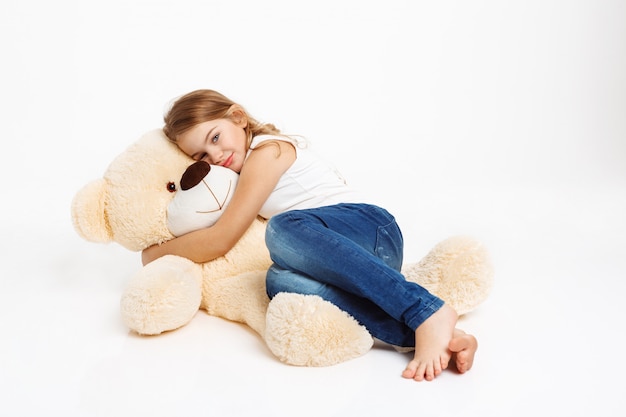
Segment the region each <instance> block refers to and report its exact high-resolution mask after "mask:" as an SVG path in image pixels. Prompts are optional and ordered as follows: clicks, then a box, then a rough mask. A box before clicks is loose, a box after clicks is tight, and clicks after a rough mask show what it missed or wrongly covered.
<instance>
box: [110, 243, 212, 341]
mask: <svg viewBox="0 0 626 417" xmlns="http://www.w3.org/2000/svg"><path fill="white" fill-rule="evenodd" d="M201 298H202V268H201V267H200V266H199V265H198V264H195V263H194V262H192V261H190V260H188V259H185V258H181V257H178V256H173V255H167V256H164V257H162V258H159V259H157V260H155V261H153V262H151V263H149V264H148V265H146V266H144V267H143V268H142V269H141V270H140V271H139V272H138V273H137V274H136V275H135V276H134V277H133V278H132V279H131V280H130V282H129V284H128V286H127V288H126V289H125V290H124V293H123V295H122V299H121V302H120V307H121V313H122V320H123V321H124V323H125V324H126V325H127V326H128V327H129V328H130V329H132V330H134V331H136V332H137V333H139V334H143V335H155V334H160V333H163V332H166V331H169V330H174V329H177V328H179V327H182V326H184V325H185V324H187V323H188V322H189V321H190V320H191V319H192V318H193V316H194V315H195V314H196V312H197V311H198V309H199V307H200V303H201Z"/></svg>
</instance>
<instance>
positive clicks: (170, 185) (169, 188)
mask: <svg viewBox="0 0 626 417" xmlns="http://www.w3.org/2000/svg"><path fill="white" fill-rule="evenodd" d="M167 191H169V192H170V193H175V192H176V184H175V183H173V182H171V181H170V182H168V183H167Z"/></svg>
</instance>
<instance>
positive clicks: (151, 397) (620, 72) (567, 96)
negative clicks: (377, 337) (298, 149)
mask: <svg viewBox="0 0 626 417" xmlns="http://www.w3.org/2000/svg"><path fill="white" fill-rule="evenodd" d="M0 46H1V47H2V48H1V53H2V63H1V64H0V91H1V99H0V103H1V104H0V106H1V107H0V120H1V122H2V123H1V132H2V135H3V138H2V142H3V144H4V150H3V151H2V152H1V153H0V174H1V177H0V178H1V179H2V181H3V185H4V187H3V193H2V206H1V208H0V214H1V217H2V222H0V236H2V239H1V240H0V254H1V256H2V265H1V266H0V326H1V328H2V343H1V344H0V409H1V411H0V413H1V414H3V415H11V416H21V415H24V416H27V415H28V416H29V415H41V416H43V415H46V416H52V415H55V416H56V415H59V416H66V417H69V416H74V415H76V416H92V415H94V416H95V415H98V416H100V415H112V416H125V415H132V416H140V415H152V416H156V415H164V416H165V415H189V414H191V413H194V414H198V415H212V416H231V415H232V416H235V415H263V416H265V415H271V416H282V415H285V416H294V415H299V416H305V415H307V416H308V415H316V416H334V415H356V414H357V413H358V414H360V415H387V414H389V413H390V412H393V413H411V414H419V415H428V416H436V415H442V416H451V415H466V416H472V415H480V416H491V415H493V416H503V415H520V416H527V415H533V414H536V413H539V412H541V413H544V414H545V415H567V416H574V415H580V416H588V415H590V414H591V413H593V414H603V415H607V416H612V415H618V414H620V413H623V401H622V400H621V396H622V393H621V390H620V389H619V385H620V384H621V378H622V376H623V373H624V371H625V370H626V369H625V368H624V361H623V360H622V359H621V358H622V356H623V346H624V344H623V341H624V330H623V318H624V313H625V309H624V307H623V305H624V303H623V297H622V294H623V292H624V290H625V289H626V286H625V285H624V281H625V279H626V261H625V260H624V258H625V256H626V238H625V237H624V235H625V233H626V214H624V213H626V76H625V75H624V74H626V3H625V2H622V1H618V0H615V1H609V0H589V1H582V0H572V1H565V0H562V1H558V0H543V1H534V0H530V1H519V2H503V1H495V0H494V1H460V0H458V1H438V2H426V1H415V0H413V1H408V0H407V1H400V0H391V1H387V2H384V4H383V2H373V1H362V0H361V1H340V0H336V1H326V0H323V1H315V2H296V1H279V0H267V1H253V0H248V1H213V0H208V1H200V0H196V1H193V0H179V1H165V0H157V1H147V0H145V1H143V0H125V1H121V0H111V1H106V2H91V1H77V0H59V1H54V2H49V1H41V0H40V1H17V0H4V1H3V2H2V4H1V5H0ZM197 88H212V89H216V90H218V91H220V92H222V93H224V94H226V95H227V96H229V97H230V98H232V99H234V100H235V101H238V102H240V103H241V104H243V105H244V106H245V107H246V108H247V110H248V111H250V113H251V114H252V115H253V116H254V117H256V118H257V119H260V120H262V121H267V122H272V123H274V124H276V125H277V126H279V127H280V128H281V129H282V130H283V131H285V132H286V133H295V134H302V135H305V136H307V137H308V138H309V139H310V140H311V141H312V142H313V143H314V146H316V147H317V148H318V149H320V150H322V152H323V153H324V154H325V155H326V156H327V157H329V158H330V159H331V160H333V161H334V162H335V163H336V164H337V165H338V166H339V167H340V169H341V171H342V172H343V174H344V176H346V177H347V178H348V180H349V181H351V182H353V183H354V184H356V185H357V186H359V187H362V188H367V189H369V190H371V192H372V194H373V195H375V196H376V197H377V198H378V199H379V201H380V203H381V204H382V205H384V206H385V207H387V208H389V209H390V211H392V212H393V213H395V214H396V216H397V217H398V219H399V221H400V223H401V226H402V227H403V230H404V233H405V238H406V249H407V252H406V259H407V262H413V261H417V260H419V259H420V258H421V257H422V256H423V255H425V254H426V252H427V251H428V250H429V248H431V247H432V246H433V245H434V244H435V243H436V242H437V241H439V240H442V239H444V238H446V237H448V236H451V235H454V234H470V235H473V236H474V237H476V238H477V239H479V240H482V241H484V242H485V243H486V244H487V245H488V247H489V248H490V250H491V253H492V256H493V260H494V264H495V267H496V283H495V286H494V290H493V292H492V293H491V295H490V297H489V299H488V300H487V302H485V303H484V304H483V305H481V306H480V307H479V308H478V309H477V310H476V311H475V312H473V313H471V314H469V315H467V316H466V317H464V318H463V319H462V320H461V323H460V327H462V328H465V329H466V330H468V331H470V332H472V333H475V334H476V335H477V337H478V338H479V344H480V348H479V352H478V355H477V358H476V363H475V367H474V369H472V371H470V372H469V373H468V374H466V375H463V376H458V375H455V374H452V373H445V374H444V375H443V376H442V377H440V378H439V379H438V380H437V381H435V382H433V383H421V384H418V383H413V382H411V381H406V380H403V379H402V378H400V377H399V374H400V372H401V371H402V369H403V367H404V365H405V363H406V361H407V360H408V358H409V356H405V355H401V354H398V353H396V352H393V351H390V350H388V349H386V348H385V347H382V346H377V347H375V348H374V349H373V350H372V351H371V352H369V353H368V354H367V355H365V356H364V357H362V358H359V359H356V360H353V361H350V362H347V363H345V364H341V365H338V366H335V367H331V368H318V369H316V368H293V367H288V366H286V365H283V364H280V363H278V362H277V361H276V360H275V359H274V358H272V357H271V354H270V353H269V352H268V351H267V350H266V349H265V347H264V346H263V343H262V341H261V340H259V338H258V337H256V335H254V334H253V333H252V332H249V331H248V330H246V329H245V328H243V327H241V326H239V325H236V324H233V323H228V322H225V321H222V320H219V319H216V318H212V317H208V316H207V315H206V314H204V313H199V314H198V315H197V316H196V318H195V319H194V321H192V323H191V324H190V325H189V326H187V327H185V328H183V329H180V330H179V331H177V332H173V333H170V334H167V335H163V336H159V337H156V338H139V337H136V336H134V335H133V334H131V333H129V332H128V330H127V329H125V328H124V327H123V325H122V324H121V323H120V322H119V311H118V302H119V295H120V294H121V291H122V289H123V288H124V285H125V282H126V280H127V279H128V277H129V276H131V275H132V274H133V273H134V272H135V271H136V270H137V269H138V268H139V267H140V261H139V255H138V254H136V253H129V252H127V251H126V250H124V249H122V248H120V247H118V246H116V245H96V244H92V243H88V242H84V241H82V240H81V239H80V238H78V236H77V235H76V234H75V233H74V231H73V229H72V226H71V221H70V202H71V199H72V197H73V196H74V194H75V193H76V191H77V190H78V189H79V188H80V187H82V186H83V185H84V184H86V183H87V182H88V181H90V180H92V179H95V178H98V177H100V176H101V175H102V173H103V172H104V171H105V169H106V167H107V165H108V164H109V162H110V161H111V160H112V159H113V158H114V157H115V156H116V155H117V154H119V153H120V152H122V151H123V150H124V148H125V147H126V146H127V145H129V144H130V143H131V142H132V141H134V140H136V139H137V138H138V137H139V136H140V135H141V134H143V133H144V132H146V131H148V130H151V129H153V128H155V127H160V126H161V125H162V116H163V113H164V111H165V110H166V108H167V105H168V104H169V102H170V100H172V99H174V98H176V97H177V96H179V95H181V94H184V93H186V92H188V91H191V90H193V89H197ZM544 414H541V415H544Z"/></svg>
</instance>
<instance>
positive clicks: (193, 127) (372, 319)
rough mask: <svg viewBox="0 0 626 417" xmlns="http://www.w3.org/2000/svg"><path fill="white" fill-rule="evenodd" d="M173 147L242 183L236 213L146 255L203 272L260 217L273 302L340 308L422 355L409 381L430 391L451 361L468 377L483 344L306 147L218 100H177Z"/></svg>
mask: <svg viewBox="0 0 626 417" xmlns="http://www.w3.org/2000/svg"><path fill="white" fill-rule="evenodd" d="M163 130H164V132H165V134H166V135H167V137H168V138H169V139H170V140H171V141H173V142H174V143H176V144H177V145H178V146H179V147H180V149H181V150H182V151H183V152H185V153H186V154H187V155H189V156H191V157H192V158H193V159H194V160H205V161H207V162H209V163H211V164H214V165H221V166H224V167H226V168H230V169H232V170H233V171H235V172H237V173H239V174H240V176H239V182H238V185H237V188H236V190H235V193H234V195H233V198H232V200H231V202H230V204H229V206H228V207H227V208H226V210H225V211H224V213H223V215H222V216H221V217H220V219H219V220H218V221H217V222H216V223H215V224H214V225H213V226H211V227H209V228H205V229H201V230H198V231H194V232H191V233H188V234H186V235H183V236H181V237H178V238H176V239H172V240H170V241H168V242H166V243H164V244H161V245H155V246H152V247H150V248H147V249H146V250H144V252H143V255H142V260H143V263H144V264H146V263H148V262H151V261H153V260H154V259H156V258H158V257H160V256H163V255H165V254H175V255H179V256H183V257H186V258H189V259H191V260H193V261H196V262H207V261H210V260H212V259H214V258H217V257H219V256H222V255H224V254H226V252H228V251H229V250H230V249H231V248H232V247H233V246H234V245H235V243H237V241H238V240H239V238H240V237H241V236H242V235H243V234H244V232H245V231H246V230H247V229H248V227H249V226H250V225H251V223H252V221H253V220H254V219H255V218H256V216H257V215H260V216H262V217H264V218H267V219H269V222H268V224H267V231H266V244H267V247H268V249H269V252H270V255H271V259H272V262H273V265H272V266H271V268H270V269H269V271H268V273H267V280H266V287H267V292H268V295H269V297H270V298H272V297H274V296H275V295H276V294H277V293H279V292H295V293H301V294H315V295H318V296H320V297H322V298H323V299H325V300H327V301H329V302H331V303H333V304H335V305H336V306H338V307H339V308H341V309H342V310H344V311H345V312H347V313H349V314H350V315H352V317H354V318H355V319H356V320H357V321H358V322H359V323H361V324H362V325H364V326H365V327H366V328H367V329H368V331H369V332H370V334H371V335H372V336H373V337H375V338H377V339H379V340H382V341H383V342H386V343H389V344H392V345H394V346H400V347H414V348H415V356H414V358H413V360H411V361H410V362H409V364H408V365H407V367H406V369H405V370H404V372H403V373H402V376H403V377H405V378H411V379H414V380H416V381H421V380H424V379H425V380H428V381H430V380H432V379H434V378H435V377H436V376H437V375H439V374H440V373H441V372H442V370H443V369H446V368H447V366H448V362H449V361H450V360H453V361H454V363H455V365H456V368H457V370H458V371H459V372H461V373H463V372H465V371H467V370H469V369H470V368H471V366H472V362H473V359H474V353H475V351H476V348H477V342H476V339H475V338H474V337H473V336H471V335H468V334H465V333H464V332H463V331H461V330H458V329H455V326H456V322H457V313H456V312H455V311H454V309H453V308H452V307H450V306H448V305H447V304H445V303H444V302H443V301H442V300H441V299H439V298H437V297H435V296H434V295H432V294H430V293H429V292H428V291H427V290H426V289H424V288H422V287H421V286H419V285H417V284H415V283H411V282H408V281H406V279H405V278H404V276H403V275H402V274H401V273H400V267H401V266H402V254H403V239H402V235H401V232H400V229H399V228H398V225H397V224H396V222H395V220H394V218H393V216H391V215H390V214H389V213H388V212H387V211H386V210H384V209H382V208H380V207H377V206H375V205H372V204H365V200H364V199H362V198H361V197H360V196H359V195H358V194H357V193H356V192H355V191H354V190H352V189H351V188H350V187H348V186H347V185H346V183H345V181H344V179H343V178H342V177H341V176H340V175H339V174H338V173H337V171H336V170H334V169H333V168H332V167H331V166H330V165H328V164H326V163H325V162H323V161H322V160H321V159H320V158H318V157H317V156H316V155H315V154H313V152H312V151H311V150H310V149H309V148H308V147H307V146H306V143H305V141H303V140H301V139H296V138H292V137H289V136H286V135H282V134H281V132H280V131H279V130H278V129H277V128H276V127H274V126H273V125H271V124H265V123H259V122H258V121H257V120H255V119H254V118H252V117H251V116H250V115H249V114H248V113H247V112H246V111H245V109H244V108H243V107H242V106H240V105H239V104H237V103H234V102H233V101H231V100H229V99H228V98H226V97H224V96H223V95H222V94H220V93H217V92H215V91H212V90H198V91H193V92H191V93H189V94H187V95H184V96H182V97H181V98H179V99H178V100H177V101H176V102H175V103H174V104H173V106H172V107H171V109H170V110H169V112H168V113H167V114H166V116H165V126H164V128H163Z"/></svg>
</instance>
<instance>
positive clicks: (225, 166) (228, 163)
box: [222, 153, 234, 168]
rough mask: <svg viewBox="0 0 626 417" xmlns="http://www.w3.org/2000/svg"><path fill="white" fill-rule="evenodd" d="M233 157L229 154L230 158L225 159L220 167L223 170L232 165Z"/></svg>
mask: <svg viewBox="0 0 626 417" xmlns="http://www.w3.org/2000/svg"><path fill="white" fill-rule="evenodd" d="M233 156H234V154H232V153H231V154H230V156H229V157H228V158H226V160H225V161H224V163H223V164H222V166H223V167H224V168H228V167H229V166H230V164H232V163H233Z"/></svg>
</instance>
